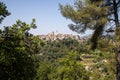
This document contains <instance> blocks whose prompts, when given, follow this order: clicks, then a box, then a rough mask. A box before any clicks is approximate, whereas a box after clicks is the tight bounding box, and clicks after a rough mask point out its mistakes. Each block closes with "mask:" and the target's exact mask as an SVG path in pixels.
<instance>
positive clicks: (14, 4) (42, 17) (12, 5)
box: [1, 0, 76, 35]
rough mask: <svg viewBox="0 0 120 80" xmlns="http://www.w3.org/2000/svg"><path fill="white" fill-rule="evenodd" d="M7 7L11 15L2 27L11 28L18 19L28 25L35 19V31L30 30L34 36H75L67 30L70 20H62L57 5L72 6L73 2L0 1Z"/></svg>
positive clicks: (45, 0) (58, 0) (64, 0)
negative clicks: (57, 34)
mask: <svg viewBox="0 0 120 80" xmlns="http://www.w3.org/2000/svg"><path fill="white" fill-rule="evenodd" d="M1 1H2V2H4V3H5V4H6V6H7V9H8V10H9V12H11V15H10V16H9V17H7V18H6V19H5V20H4V21H3V22H2V26H11V25H12V24H14V23H15V22H16V20H18V19H20V20H22V21H25V22H27V23H30V22H31V20H32V19H33V18H35V19H36V24H37V29H35V30H31V32H32V33H33V34H35V35H39V34H47V33H50V32H52V31H58V32H59V33H65V34H76V33H75V32H72V31H71V30H70V29H69V28H68V24H69V23H71V21H70V20H67V19H66V18H64V17H63V16H62V15H61V13H60V10H59V3H61V4H67V3H68V4H73V2H74V0H1Z"/></svg>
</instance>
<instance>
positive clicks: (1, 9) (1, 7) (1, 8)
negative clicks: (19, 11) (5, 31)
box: [0, 2, 10, 23]
mask: <svg viewBox="0 0 120 80" xmlns="http://www.w3.org/2000/svg"><path fill="white" fill-rule="evenodd" d="M9 15H10V12H9V11H8V10H7V7H6V5H5V4H4V3H3V2H0V23H1V22H2V21H3V19H4V18H5V17H7V16H9Z"/></svg>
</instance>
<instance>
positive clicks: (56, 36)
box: [38, 31, 87, 43]
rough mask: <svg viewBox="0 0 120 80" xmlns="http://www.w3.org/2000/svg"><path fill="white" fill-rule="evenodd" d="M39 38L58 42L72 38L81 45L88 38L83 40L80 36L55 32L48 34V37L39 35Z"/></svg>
mask: <svg viewBox="0 0 120 80" xmlns="http://www.w3.org/2000/svg"><path fill="white" fill-rule="evenodd" d="M38 37H39V38H40V39H42V40H45V41H57V40H63V39H67V38H71V39H74V40H77V41H78V42H79V43H82V42H85V41H86V40H87V39H86V38H81V37H80V36H79V35H73V34H61V33H58V32H54V31H53V32H51V33H48V34H47V35H38Z"/></svg>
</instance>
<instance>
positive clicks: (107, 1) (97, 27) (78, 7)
mask: <svg viewBox="0 0 120 80" xmlns="http://www.w3.org/2000/svg"><path fill="white" fill-rule="evenodd" d="M119 7H120V0H85V1H83V0H76V2H75V4H74V6H71V5H66V6H63V5H60V10H61V13H62V15H63V16H64V17H66V18H68V19H71V20H72V21H73V22H74V23H75V25H74V24H70V25H69V27H70V29H72V30H73V31H76V32H78V33H80V32H84V31H85V30H86V29H88V28H89V29H92V30H94V33H93V35H92V38H91V42H92V49H95V48H96V47H97V41H98V39H99V36H100V35H101V34H102V32H103V31H104V28H105V27H106V26H107V25H108V24H109V25H111V24H114V23H115V25H114V26H112V27H115V34H116V40H117V41H119V39H120V23H119V15H118V13H119ZM111 22H112V23H111ZM116 51H117V52H116V62H117V64H116V67H117V68H116V69H117V72H116V78H117V80H119V79H120V60H119V59H120V56H119V54H120V53H119V52H120V47H119V46H117V50H116Z"/></svg>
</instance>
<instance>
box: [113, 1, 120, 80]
mask: <svg viewBox="0 0 120 80" xmlns="http://www.w3.org/2000/svg"><path fill="white" fill-rule="evenodd" d="M113 8H114V18H115V25H116V30H115V34H116V40H117V41H119V39H120V24H119V18H118V4H117V2H116V0H113ZM117 45H119V44H117ZM116 80H120V45H119V46H118V47H117V49H116Z"/></svg>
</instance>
